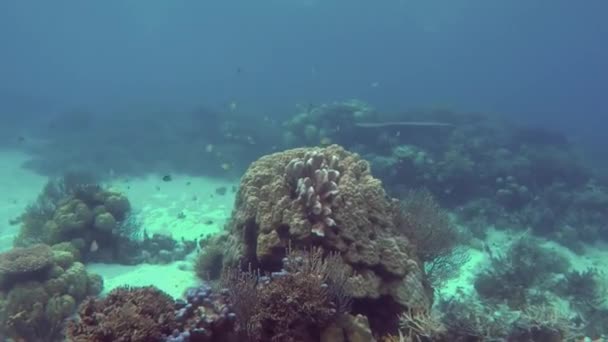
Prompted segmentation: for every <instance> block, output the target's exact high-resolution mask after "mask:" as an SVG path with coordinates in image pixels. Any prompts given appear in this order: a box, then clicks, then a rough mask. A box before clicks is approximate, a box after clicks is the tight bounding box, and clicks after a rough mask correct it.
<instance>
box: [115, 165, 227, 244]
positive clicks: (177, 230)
mask: <svg viewBox="0 0 608 342" xmlns="http://www.w3.org/2000/svg"><path fill="white" fill-rule="evenodd" d="M172 178H173V180H172V181H170V182H164V181H163V180H162V177H161V176H148V177H146V178H136V179H117V180H115V181H112V182H110V183H108V185H109V187H110V188H112V189H114V190H118V191H121V192H123V193H124V194H126V195H127V197H128V198H129V200H130V201H131V204H132V206H133V209H134V211H135V212H137V213H138V216H139V217H140V218H141V220H142V223H143V226H144V228H145V229H146V231H147V232H148V233H150V234H153V233H163V234H170V235H172V236H173V238H174V239H181V238H185V239H197V238H199V237H201V236H203V235H206V234H213V233H217V232H219V231H221V230H222V229H223V227H224V224H225V223H226V222H227V220H228V219H229V218H230V215H231V213H232V206H233V204H234V198H235V192H234V191H235V190H236V186H237V184H238V181H235V182H228V181H226V180H221V179H213V178H202V177H190V176H182V175H173V176H172ZM221 188H223V189H225V194H223V195H221V194H218V193H217V192H216V190H217V189H221Z"/></svg>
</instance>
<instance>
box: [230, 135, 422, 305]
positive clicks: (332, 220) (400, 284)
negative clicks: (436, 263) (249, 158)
mask: <svg viewBox="0 0 608 342" xmlns="http://www.w3.org/2000/svg"><path fill="white" fill-rule="evenodd" d="M398 210H399V209H398V205H397V204H396V202H395V201H394V200H392V199H389V198H388V197H387V196H386V194H385V191H384V189H383V187H382V183H381V182H380V181H379V180H377V179H376V178H374V177H373V176H372V175H371V172H370V168H369V164H368V163H367V162H366V161H365V160H362V159H361V158H360V157H359V156H358V155H357V154H354V153H350V152H348V151H345V150H344V149H343V148H341V147H340V146H337V145H332V146H329V147H326V148H298V149H292V150H287V151H284V152H280V153H275V154H272V155H268V156H265V157H262V158H260V159H259V160H258V161H256V162H254V163H253V164H252V165H251V167H250V168H249V169H248V170H247V172H246V173H245V175H244V176H243V178H242V180H241V186H240V189H239V193H238V195H237V200H236V205H235V209H234V212H233V219H232V222H231V226H230V228H231V230H232V232H233V236H234V239H235V241H234V244H233V248H234V252H235V253H236V255H237V257H238V261H240V262H241V263H243V264H251V265H253V266H257V267H260V268H261V269H262V270H265V271H273V270H278V269H280V267H281V260H282V258H283V256H284V255H285V249H286V248H287V247H288V245H289V244H291V245H292V246H293V247H295V248H310V247H312V246H322V247H323V248H324V249H325V250H326V251H337V252H340V254H341V255H342V259H343V261H344V263H345V267H350V268H352V269H353V271H354V272H353V276H352V277H351V278H350V280H349V283H348V291H349V292H350V295H352V296H353V297H354V298H355V299H360V300H365V301H368V300H369V301H372V302H373V301H376V302H381V301H382V302H387V301H388V302H389V303H391V304H397V306H398V307H420V308H426V307H428V305H429V303H430V299H429V294H428V293H429V292H428V291H427V288H426V286H425V285H424V275H423V272H422V270H421V269H420V266H419V265H420V263H419V261H418V260H417V259H416V257H415V246H413V245H412V244H411V243H410V242H409V241H408V239H407V238H406V237H405V236H403V235H400V234H399V233H398V231H399V230H398V229H397V227H396V226H395V224H396V222H397V220H396V217H397V214H398ZM328 219H329V220H328ZM320 224H322V225H323V226H322V228H319V225H320Z"/></svg>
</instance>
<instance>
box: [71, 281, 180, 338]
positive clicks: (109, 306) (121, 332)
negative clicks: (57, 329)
mask: <svg viewBox="0 0 608 342" xmlns="http://www.w3.org/2000/svg"><path fill="white" fill-rule="evenodd" d="M79 314H80V320H79V321H78V322H76V321H73V322H70V323H69V324H68V327H67V337H68V338H69V340H70V341H75V342H78V341H83V342H84V341H87V342H95V341H99V342H101V341H131V342H137V341H140V342H148V341H149V342H153V341H163V340H164V339H165V337H166V336H167V335H169V334H170V333H171V332H172V330H173V328H174V327H175V314H174V310H173V300H172V299H171V297H170V296H169V295H167V294H165V293H164V292H162V291H160V290H158V289H156V288H154V287H141V288H129V287H122V288H117V289H115V290H113V291H112V292H110V293H109V294H108V296H107V297H106V298H104V299H101V300H99V299H94V298H89V299H87V300H86V301H85V302H84V303H82V305H81V306H80V308H79Z"/></svg>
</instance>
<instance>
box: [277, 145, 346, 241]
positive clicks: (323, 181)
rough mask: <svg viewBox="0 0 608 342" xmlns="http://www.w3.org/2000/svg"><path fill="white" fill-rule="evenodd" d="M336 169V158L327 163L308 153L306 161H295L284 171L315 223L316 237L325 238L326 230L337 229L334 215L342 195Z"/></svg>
mask: <svg viewBox="0 0 608 342" xmlns="http://www.w3.org/2000/svg"><path fill="white" fill-rule="evenodd" d="M337 168H338V157H337V156H332V157H331V158H330V159H329V160H328V159H327V158H326V157H325V155H323V154H322V153H319V152H317V151H313V152H310V153H307V154H306V155H305V156H304V158H294V159H292V160H291V161H290V162H289V164H287V167H286V168H285V173H286V176H287V178H288V180H289V183H290V184H291V185H292V186H293V187H294V190H295V191H294V192H295V194H296V196H297V198H298V200H299V201H300V202H301V203H302V205H303V206H304V208H305V210H306V213H307V215H308V216H309V219H310V220H311V221H312V222H313V225H312V232H313V233H314V234H316V235H317V236H325V230H326V229H328V228H330V227H333V226H335V225H336V221H334V219H333V218H332V217H331V214H332V204H333V201H334V199H335V198H336V195H338V192H339V190H338V181H339V178H340V171H338V170H337Z"/></svg>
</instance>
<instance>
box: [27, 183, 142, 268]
mask: <svg viewBox="0 0 608 342" xmlns="http://www.w3.org/2000/svg"><path fill="white" fill-rule="evenodd" d="M73 177H75V176H70V175H69V174H68V175H65V176H64V177H62V178H60V179H57V180H51V181H50V182H49V183H48V184H47V185H46V187H45V189H44V191H43V192H42V193H41V194H40V196H39V197H38V199H37V201H36V202H35V203H34V204H33V205H31V206H30V207H28V208H27V209H26V211H25V212H24V213H23V215H22V216H21V219H20V220H21V228H20V231H19V234H18V236H17V237H16V238H15V244H16V245H17V246H28V245H31V244H34V243H45V244H48V245H54V244H58V243H62V242H74V245H75V246H77V248H78V249H79V250H80V253H81V256H82V257H83V258H84V259H85V260H88V259H95V257H96V254H97V253H98V252H102V251H103V252H105V253H118V251H117V248H118V247H117V246H119V245H120V240H124V237H122V236H121V230H120V223H121V222H122V221H124V220H125V219H126V218H127V216H128V214H129V212H130V210H131V205H130V203H129V200H128V199H127V198H126V197H125V196H124V195H122V194H120V193H117V192H114V191H109V190H104V189H102V188H101V187H100V186H98V185H97V184H96V183H86V182H88V181H89V179H88V178H85V177H84V176H83V177H81V178H82V182H75V181H73V180H72V178H73ZM78 180H80V179H78ZM85 181H86V182H85ZM73 183H75V184H73ZM41 208H44V209H41Z"/></svg>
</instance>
